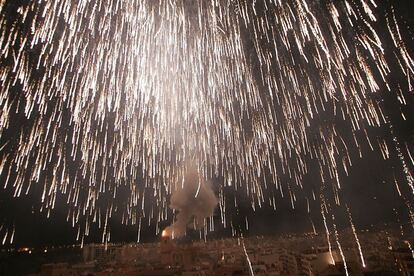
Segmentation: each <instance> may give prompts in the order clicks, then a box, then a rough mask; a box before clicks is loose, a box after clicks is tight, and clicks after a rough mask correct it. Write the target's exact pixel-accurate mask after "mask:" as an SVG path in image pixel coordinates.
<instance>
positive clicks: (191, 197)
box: [163, 168, 218, 238]
mask: <svg viewBox="0 0 414 276" xmlns="http://www.w3.org/2000/svg"><path fill="white" fill-rule="evenodd" d="M177 186H178V187H177V189H176V190H175V191H174V192H173V193H172V195H171V201H170V208H172V209H174V210H176V211H178V214H177V216H176V220H175V222H174V223H173V224H172V225H171V226H169V227H167V228H166V229H165V230H164V232H163V235H164V234H165V235H168V236H171V237H173V238H179V237H182V236H184V235H185V233H186V230H187V227H193V228H194V227H195V228H196V229H202V228H203V227H204V220H205V219H206V218H208V217H210V216H212V215H213V213H214V209H215V208H216V206H217V204H218V199H217V197H216V195H215V194H214V192H213V190H212V189H211V185H210V183H209V182H207V181H205V180H204V179H202V178H201V177H200V175H199V173H198V172H197V170H196V169H195V168H189V169H188V171H187V173H186V174H185V176H184V183H183V185H177ZM194 222H195V225H194Z"/></svg>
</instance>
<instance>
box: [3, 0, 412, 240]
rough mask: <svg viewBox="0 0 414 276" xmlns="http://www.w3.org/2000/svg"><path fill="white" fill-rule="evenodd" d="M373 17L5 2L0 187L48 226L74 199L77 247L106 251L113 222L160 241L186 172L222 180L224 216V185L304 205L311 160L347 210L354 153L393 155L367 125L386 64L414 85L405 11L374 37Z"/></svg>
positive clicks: (273, 7)
mask: <svg viewBox="0 0 414 276" xmlns="http://www.w3.org/2000/svg"><path fill="white" fill-rule="evenodd" d="M376 8H377V5H376V3H375V1H374V0H370V1H367V0H354V1H347V0H341V1H313V0H290V1H275V0H262V1H253V3H250V2H249V1H243V0H235V1H230V0H212V1H201V0H200V1H189V0H172V1H162V0H159V1H153V0H151V1H150V0H142V1H129V0H110V1H105V2H102V1H94V0H80V1H58V0H49V1H45V0H39V1H17V2H16V1H12V0H4V1H1V2H0V14H1V17H0V25H1V26H2V28H1V32H0V45H1V52H0V60H1V67H0V106H1V110H2V111H1V114H0V135H1V144H0V151H1V160H0V173H1V176H2V179H4V187H5V188H6V189H12V191H13V196H14V197H19V196H22V194H25V193H26V194H27V193H31V192H32V190H39V189H40V190H41V191H42V192H41V195H40V196H39V198H38V200H39V201H40V202H41V208H40V211H42V212H45V213H47V215H48V216H49V214H50V212H51V211H52V210H53V209H54V208H55V206H56V201H57V200H60V201H63V202H65V203H66V205H67V210H68V214H67V220H68V221H70V222H71V223H72V225H73V227H79V234H78V238H81V239H82V242H83V239H84V236H88V235H89V229H90V227H91V225H92V224H93V225H98V227H99V228H101V229H103V232H104V233H103V236H102V240H103V242H108V241H109V240H110V236H111V233H110V221H111V217H112V216H113V213H114V212H118V213H120V214H122V222H123V223H124V224H126V225H131V224H132V225H137V227H138V240H139V239H140V231H141V227H144V223H145V222H147V221H148V224H150V223H151V222H153V221H155V222H156V224H157V231H159V228H158V227H159V223H160V222H161V221H165V220H167V219H169V218H171V212H169V210H168V206H169V204H168V198H169V197H170V195H171V193H172V191H174V190H175V188H176V187H177V186H178V185H182V183H183V179H184V175H185V173H186V171H187V166H186V165H185V164H186V163H187V162H191V163H192V164H195V166H196V167H197V171H198V172H199V173H200V174H201V175H202V177H203V178H204V179H213V180H214V179H220V181H219V182H218V183H215V184H216V188H217V190H218V194H219V198H220V210H221V211H222V212H225V210H226V200H225V198H224V197H225V193H224V192H223V189H224V188H225V187H230V188H231V189H233V190H242V191H244V192H245V194H246V195H247V196H248V197H249V198H250V199H251V203H252V208H253V209H256V208H260V207H262V206H263V205H264V204H267V203H269V202H270V204H271V205H272V206H273V208H275V209H276V203H275V193H280V194H281V195H282V197H285V196H288V197H289V199H290V200H291V203H292V207H293V208H295V202H296V198H297V196H298V195H297V193H298V191H300V190H302V188H303V178H304V176H305V175H307V173H308V171H309V166H310V164H311V162H316V163H317V164H318V168H319V174H320V178H321V180H320V181H321V183H323V184H321V185H323V186H324V187H325V186H327V185H328V183H332V185H330V186H329V187H330V189H331V190H332V191H333V194H334V197H333V198H332V201H333V202H335V204H340V201H341V197H340V190H341V179H340V176H339V175H340V171H345V172H346V173H348V170H350V169H351V167H352V160H351V156H350V155H351V154H350V152H353V151H357V152H359V153H360V155H362V154H363V150H362V149H361V144H362V143H368V144H369V146H370V147H371V149H373V150H374V149H376V150H380V151H381V152H382V153H383V156H384V159H387V158H389V152H388V146H389V145H387V143H386V142H385V141H378V142H377V144H376V143H375V140H374V139H372V138H373V137H370V135H369V131H368V129H369V128H372V127H375V128H378V127H381V126H383V125H385V124H386V123H387V122H388V121H387V119H386V116H385V115H384V112H383V110H382V107H381V105H380V102H381V93H380V91H381V90H384V89H391V88H390V87H391V86H390V83H389V80H388V77H389V75H390V70H391V69H390V62H397V64H398V65H399V67H400V69H401V70H400V72H399V74H401V75H404V76H405V77H406V79H407V83H408V86H409V87H411V82H412V77H413V76H414V62H413V59H412V57H411V55H410V53H409V51H408V47H407V46H406V44H405V43H404V39H403V37H402V35H401V31H400V27H399V26H398V22H397V18H396V16H395V14H394V13H393V12H390V13H389V14H388V17H387V19H386V22H387V32H383V33H378V32H377V31H376V29H377V28H378V26H377V18H376V16H377V15H376V14H377V12H376ZM391 11H392V10H391ZM385 36H387V37H389V38H390V39H391V40H392V41H393V43H394V45H393V46H392V47H391V48H392V49H391V53H386V50H385V47H384V45H383V39H384V38H383V37H385ZM390 59H392V60H390ZM401 93H402V92H401ZM410 96H411V95H410V94H407V95H405V97H410ZM326 118H328V119H326ZM338 120H339V121H341V122H343V123H346V124H347V125H348V128H349V132H350V133H351V134H352V137H353V139H351V141H348V140H347V139H344V138H343V137H342V134H341V131H339V130H338V127H337V125H336V123H335V122H336V121H338ZM17 122H19V123H18V124H17ZM403 150H404V149H403V148H402V147H399V153H398V154H399V156H400V157H401V158H402V156H403V153H402V152H401V151H403ZM401 158H400V159H401ZM404 160H406V159H404ZM404 162H406V161H404ZM183 164H184V165H183ZM404 164H405V167H404V170H407V172H406V175H409V172H408V171H409V170H410V168H411V167H412V164H410V165H408V164H406V163H404ZM410 166H411V167H410ZM286 179H288V181H286ZM410 185H411V183H410ZM125 189H126V190H127V196H126V197H127V199H125V196H122V195H121V194H123V195H125V193H121V192H120V190H125ZM325 190H327V189H325V188H324V189H321V193H323V192H322V191H325ZM269 191H270V192H269ZM312 194H313V198H318V197H315V191H312ZM309 198H310V197H309ZM324 205H326V204H325V203H324ZM324 212H325V214H326V215H327V214H328V213H329V210H325V211H324ZM221 217H222V219H223V224H225V225H226V224H227V225H229V224H230V223H229V222H226V221H225V220H226V215H225V214H223V213H222V214H221ZM210 224H213V225H212V226H211V227H210V228H214V223H212V222H210ZM325 226H326V229H327V232H329V230H328V226H327V225H325Z"/></svg>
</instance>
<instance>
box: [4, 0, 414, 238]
mask: <svg viewBox="0 0 414 276" xmlns="http://www.w3.org/2000/svg"><path fill="white" fill-rule="evenodd" d="M8 2H11V1H8ZM18 2H19V3H26V2H27V1H15V5H14V4H7V5H8V6H7V9H8V11H9V12H10V11H13V9H15V8H16V7H17V3H18ZM377 2H378V5H379V6H378V9H377V13H378V15H379V16H378V18H380V19H381V20H382V21H379V22H377V23H378V26H379V27H378V28H377V30H381V28H382V27H381V26H384V28H385V22H384V21H383V19H384V18H385V16H383V15H384V14H389V8H388V5H389V4H388V3H391V4H392V5H393V6H394V8H395V14H396V15H397V20H398V21H399V23H400V26H402V29H401V31H402V34H403V36H404V38H405V40H406V43H407V46H408V49H413V46H414V41H413V35H412V34H413V33H412V28H414V14H413V11H414V3H413V1H411V0H392V1H391V0H390V1H385V0H384V1H382V0H378V1H377ZM12 14H13V12H10V16H13V15H12ZM404 24H405V25H404ZM387 39H388V40H387ZM387 39H384V40H383V42H384V46H385V49H386V50H387V48H388V47H390V45H391V43H392V41H391V40H390V38H387ZM2 46H3V45H2ZM33 51H34V52H33V55H34V56H36V55H37V54H38V53H36V50H33ZM411 53H414V51H411ZM3 62H4V60H3ZM397 70H398V68H397V64H391V72H393V71H397ZM390 79H391V81H392V82H391V88H392V90H393V91H394V90H395V89H397V87H398V84H399V83H400V84H401V85H402V90H404V91H407V90H408V87H407V81H406V80H405V79H404V78H402V77H401V74H393V73H391V74H390ZM15 92H16V93H19V91H18V89H16V91H15ZM405 95H410V96H407V97H406V100H407V104H406V105H405V106H402V105H400V104H399V102H398V99H397V97H396V94H395V93H390V92H388V91H386V89H385V88H384V87H382V89H381V97H383V102H382V104H383V107H384V111H385V112H386V113H387V114H388V116H389V118H390V119H391V121H392V123H393V125H394V132H395V135H396V136H397V137H398V139H399V141H400V143H401V145H403V146H404V145H405V143H407V145H408V147H409V148H410V150H411V152H414V144H413V138H414V116H413V110H414V109H413V108H414V94H413V91H411V92H410V93H405ZM401 112H402V113H403V114H404V115H405V116H406V120H403V119H402V118H401V115H400V114H401ZM324 120H326V121H329V122H330V120H336V119H335V118H333V119H332V118H323V116H322V117H321V121H320V122H319V123H320V124H321V125H323V124H324ZM30 123H31V122H30V120H27V119H25V118H24V115H23V114H18V115H16V118H15V120H14V121H13V122H11V125H10V127H9V129H7V130H6V131H5V132H4V133H3V134H2V135H1V136H0V147H1V145H5V144H6V143H7V144H8V147H7V149H9V150H10V149H13V148H14V147H16V146H17V145H18V141H17V139H16V137H18V136H16V133H17V132H18V130H19V129H20V128H21V126H24V127H25V126H27V125H30ZM335 124H336V126H337V127H338V129H339V131H340V132H341V134H342V135H343V138H344V139H345V140H347V139H348V140H351V139H352V137H351V135H350V129H349V125H348V124H347V123H346V122H342V121H340V120H338V121H335ZM369 131H370V136H371V137H382V138H384V139H385V140H386V141H387V142H388V145H389V146H390V147H389V148H390V155H391V158H390V159H389V160H387V161H384V160H382V157H381V153H380V152H377V151H371V150H370V149H369V145H368V143H366V144H363V145H362V152H363V158H359V156H358V153H357V152H351V158H352V161H353V167H352V168H351V169H350V171H349V175H348V176H346V175H345V172H343V171H341V172H340V173H341V175H340V178H341V179H342V183H341V185H342V191H341V196H342V199H343V202H346V203H347V204H348V206H349V207H350V210H351V212H352V216H353V221H354V223H355V225H356V227H357V229H364V228H369V227H371V225H375V226H383V225H384V224H387V223H391V224H397V223H399V221H400V222H401V223H403V224H405V223H407V222H408V221H409V215H408V207H407V204H408V205H410V204H412V203H414V197H413V193H412V192H411V190H410V187H409V186H408V184H407V181H406V179H405V175H404V173H403V170H402V167H401V163H400V160H399V159H398V157H397V152H396V150H395V148H393V147H392V146H391V145H392V144H393V142H392V135H391V133H390V128H389V126H387V125H384V126H382V127H381V128H371V129H369ZM404 147H405V146H404ZM3 151H4V150H3ZM408 160H409V159H408ZM408 163H409V164H408V165H409V168H410V169H411V171H412V172H414V167H413V164H410V162H408ZM4 171H6V170H4ZM4 171H3V174H2V175H1V176H0V186H3V184H2V183H4V182H5V181H6V174H5V173H4ZM394 177H395V179H396V180H397V181H398V183H399V184H400V189H401V192H402V194H403V195H404V197H405V198H402V197H400V196H399V195H398V192H397V190H396V186H395V184H394ZM282 180H283V179H282ZM220 181H222V180H221V179H214V180H213V181H212V182H213V188H214V189H215V190H216V191H217V187H218V186H219V185H220ZM268 181H270V180H268ZM319 185H320V178H319V177H318V166H317V164H316V163H315V166H310V171H309V173H308V174H307V175H306V176H305V179H304V181H303V187H304V188H303V190H301V189H299V188H297V187H296V188H297V191H296V196H297V202H296V204H295V209H292V206H291V202H290V200H289V198H288V197H285V198H282V197H281V196H280V195H277V196H276V201H277V210H276V211H275V210H273V208H272V207H270V206H263V208H261V209H258V210H256V211H255V212H253V210H252V208H251V202H250V199H249V198H247V197H246V195H245V194H244V192H243V191H238V192H237V193H235V192H234V191H233V190H232V189H228V191H226V192H227V201H228V202H232V201H233V202H234V197H236V198H237V205H238V208H234V207H230V206H231V205H230V204H229V208H231V210H230V211H229V212H230V213H231V214H232V215H231V217H232V219H231V220H232V221H233V226H234V227H235V228H236V229H237V231H238V232H239V233H243V234H244V235H278V234H283V233H302V232H311V231H312V224H311V220H312V221H313V222H314V224H315V227H316V230H317V232H319V233H323V231H324V229H323V224H322V220H321V216H320V211H319V210H320V206H319V203H318V202H313V201H311V202H310V209H311V210H312V211H311V213H310V214H309V213H308V211H307V202H306V196H307V195H309V194H311V191H312V190H314V191H317V190H318V187H319ZM10 186H11V185H9V187H8V188H7V189H5V190H2V192H1V193H0V219H1V222H2V223H3V224H4V225H5V226H6V227H8V228H9V229H12V228H13V225H14V226H15V229H16V233H15V243H14V245H12V246H23V245H29V246H43V245H48V244H72V243H74V242H75V238H76V234H77V228H76V227H75V229H73V228H72V227H71V225H70V223H68V222H66V216H67V208H66V207H67V206H66V203H65V202H63V200H59V196H58V199H57V201H56V206H55V210H54V211H53V212H51V214H50V218H46V213H45V212H39V206H40V204H39V198H40V196H41V192H42V191H41V188H39V189H37V188H36V187H35V188H33V190H32V191H31V192H30V193H29V194H28V195H26V194H24V193H22V195H21V196H20V197H18V198H14V197H13V192H14V190H13V189H12V187H10ZM296 188H295V189H296ZM127 192H128V190H127V189H125V190H123V189H122V188H121V189H120V190H119V193H120V194H121V195H122V193H127ZM125 198H127V197H126V196H125ZM147 204H150V203H147ZM333 212H334V213H335V216H336V218H337V223H338V226H339V228H341V229H343V228H347V227H349V221H348V218H347V213H346V209H345V206H344V205H342V206H340V207H333ZM246 218H248V222H249V229H246ZM215 222H216V231H215V232H214V233H210V234H209V237H212V238H218V237H229V236H231V230H230V227H228V228H227V229H224V228H223V227H222V226H221V225H220V223H219V222H220V214H219V210H216V212H215ZM110 225H111V240H112V241H114V242H135V241H136V239H137V229H136V228H137V227H136V225H135V226H124V225H122V224H121V216H120V215H119V214H115V215H114V218H113V219H112V221H111V222H110ZM167 225H168V223H167V222H165V223H164V224H161V225H160V227H161V228H163V227H166V226H167ZM193 234H194V233H193ZM101 236H102V232H101V230H100V229H97V227H96V225H95V226H92V228H91V234H90V236H89V237H88V238H87V239H86V241H85V242H87V243H89V242H100V241H101ZM194 236H197V234H195V235H194ZM141 237H142V241H155V240H157V239H158V237H157V236H156V235H155V226H154V224H152V225H150V226H147V222H146V221H143V228H142V233H141ZM76 243H79V242H76ZM7 246H10V245H7Z"/></svg>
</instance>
